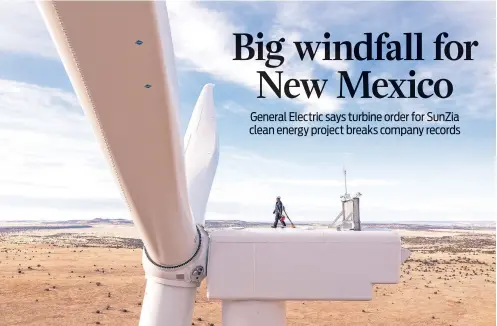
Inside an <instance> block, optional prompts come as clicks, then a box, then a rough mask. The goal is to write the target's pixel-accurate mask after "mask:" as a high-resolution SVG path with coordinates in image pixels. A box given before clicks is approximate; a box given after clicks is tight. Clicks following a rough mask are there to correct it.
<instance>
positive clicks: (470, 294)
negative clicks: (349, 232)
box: [0, 230, 496, 326]
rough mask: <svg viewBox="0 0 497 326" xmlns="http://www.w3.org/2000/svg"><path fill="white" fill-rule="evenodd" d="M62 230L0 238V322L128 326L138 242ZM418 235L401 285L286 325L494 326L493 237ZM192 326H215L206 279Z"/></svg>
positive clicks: (409, 237)
mask: <svg viewBox="0 0 497 326" xmlns="http://www.w3.org/2000/svg"><path fill="white" fill-rule="evenodd" d="M61 232H64V231H63V230H62V231H61V230H58V231H57V232H55V233H53V234H51V235H46V234H44V235H39V234H38V235H35V234H31V235H30V234H3V235H2V234H0V325H1V326H11V325H12V326H13V325H22V326H28V325H32V326H35V325H36V326H42V325H50V326H55V325H64V326H70V325H78V326H79V325H95V324H100V325H119V326H125V325H137V324H138V318H139V314H140V308H141V301H142V297H143V293H144V286H145V279H144V275H143V270H142V267H141V250H140V243H139V241H136V240H132V239H129V238H115V237H105V236H94V235H93V236H92V235H84V234H83V233H77V234H76V233H74V234H71V233H61ZM426 233H427V232H420V233H419V234H416V232H414V231H409V232H408V233H405V234H404V235H403V242H404V246H405V247H408V248H410V249H412V250H413V254H412V255H411V258H410V259H409V260H408V261H407V262H406V263H405V264H404V265H403V267H402V272H403V273H402V278H401V283H400V284H397V285H381V286H375V292H374V293H375V296H374V298H373V300H372V301H368V302H288V303H287V317H288V325H291V326H297V325H298V326H300V325H302V326H304V325H309V326H310V325H313V326H318V325H322V326H324V325H326V326H331V325H340V326H341V325H345V326H349V325H388V326H392V325H393V326H396V325H423V326H426V325H430V326H432V325H433V326H436V325H454V326H455V325H460V326H479V325H481V326H490V325H495V317H496V316H495V303H496V302H495V294H496V293H495V233H476V232H466V233H465V232H457V233H455V232H454V233H447V232H438V231H437V232H436V233H433V234H431V236H428V235H429V234H426ZM428 233H429V232H428ZM110 247H112V248H110ZM192 325H209V326H210V325H216V326H219V325H221V304H220V302H216V301H214V302H212V301H208V300H207V298H206V289H205V282H204V283H203V284H202V287H201V288H200V289H199V290H198V294H197V304H196V305H195V312H194V318H193V321H192ZM259 326H266V325H259ZM267 326H270V325H267Z"/></svg>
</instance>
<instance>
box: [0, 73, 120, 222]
mask: <svg viewBox="0 0 497 326" xmlns="http://www.w3.org/2000/svg"><path fill="white" fill-rule="evenodd" d="M0 157H1V158H2V162H1V163H0V166H1V169H0V218H1V219H15V218H20V217H23V218H30V217H37V218H39V217H42V218H56V217H62V216H66V217H67V216H71V217H73V214H76V215H78V216H81V215H83V216H86V217H87V218H89V217H94V216H95V214H100V213H103V211H106V212H107V213H111V212H113V213H114V214H113V215H115V214H118V215H122V214H123V213H125V210H124V204H123V201H122V199H121V197H120V194H119V192H118V188H117V186H116V185H115V183H114V182H113V180H112V178H111V175H110V171H109V169H108V168H107V166H106V165H105V163H104V160H103V155H102V154H101V153H100V148H99V147H98V145H97V143H96V141H95V139H94V137H93V134H92V132H91V128H90V124H89V123H88V121H87V119H86V117H85V116H84V115H83V114H82V111H81V109H80V107H79V105H78V102H77V99H76V97H75V96H74V95H73V94H71V93H67V92H64V91H61V90H58V89H51V88H44V87H40V86H36V85H30V84H26V83H19V82H14V81H8V80H0ZM14 207H15V208H16V209H17V211H16V210H14ZM28 207H29V209H28ZM81 211H83V212H81ZM16 212H17V213H16ZM44 212H45V213H44ZM30 214H32V216H29V215H30Z"/></svg>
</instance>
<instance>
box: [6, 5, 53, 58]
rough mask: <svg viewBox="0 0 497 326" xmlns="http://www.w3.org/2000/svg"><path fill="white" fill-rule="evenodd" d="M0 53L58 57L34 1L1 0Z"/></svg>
mask: <svg viewBox="0 0 497 326" xmlns="http://www.w3.org/2000/svg"><path fill="white" fill-rule="evenodd" d="M0 26H1V28H0V53H1V52H13V53H28V54H31V55H36V56H43V57H46V58H56V59H58V54H57V52H56V50H55V47H54V46H53V44H52V41H51V40H50V37H49V34H48V31H47V29H46V28H45V27H44V23H43V20H42V19H41V15H40V13H39V11H38V8H37V7H36V4H35V2H34V1H0Z"/></svg>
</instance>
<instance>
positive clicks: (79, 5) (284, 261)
mask: <svg viewBox="0 0 497 326" xmlns="http://www.w3.org/2000/svg"><path fill="white" fill-rule="evenodd" d="M38 7H39V9H40V11H41V14H42V16H43V19H44V21H45V23H46V25H47V27H48V30H49V32H50V34H51V37H52V39H53V41H54V43H55V45H56V48H57V51H58V53H59V55H60V57H61V59H62V63H63V65H64V67H65V70H66V72H67V74H68V76H69V78H70V81H71V83H72V85H73V88H74V90H75V92H76V95H77V96H78V99H79V101H80V103H81V105H82V107H83V109H84V111H85V113H86V115H87V116H88V118H89V120H90V122H91V124H92V126H93V130H94V133H95V135H96V138H97V141H98V142H99V144H100V145H101V147H102V150H103V152H104V154H105V157H106V159H107V160H108V163H109V165H110V166H111V168H112V171H113V172H114V174H115V179H116V181H117V182H118V183H119V185H120V186H121V189H122V193H123V195H124V197H125V200H126V202H127V204H128V206H129V209H130V211H131V213H132V218H133V221H134V223H135V225H136V227H137V228H138V231H139V232H140V235H141V238H142V240H143V243H144V249H143V255H142V261H143V267H144V270H145V276H146V279H147V285H146V290H145V297H144V301H143V305H142V312H141V316H140V325H142V326H159V325H168V326H186V325H190V324H191V318H192V315H193V308H194V304H195V295H196V288H197V287H198V286H199V285H200V283H201V282H202V280H203V279H204V278H205V277H206V276H207V275H208V279H207V287H208V297H209V298H210V299H220V300H222V301H223V324H224V325H225V326H245V325H247V326H248V325H273V326H282V325H285V324H286V316H285V301H287V300H370V299H371V298H372V285H373V284H378V283H397V282H398V281H399V277H400V276H399V274H400V264H401V263H402V262H403V261H405V260H406V259H407V255H406V252H405V251H403V250H401V243H400V237H399V236H398V235H397V234H395V233H393V232H333V231H329V230H299V229H282V230H279V229H278V230H273V229H262V230H257V229H242V230H233V229H231V230H220V231H215V232H211V234H208V233H207V232H206V231H205V230H204V215H205V208H206V204H207V201H208V197H209V193H210V189H211V185H212V182H213V179H214V176H215V173H216V169H217V162H218V157H219V147H218V146H219V145H218V140H217V126H216V120H215V109H214V103H213V86H212V85H206V86H205V87H204V88H203V90H202V92H201V94H200V97H199V100H198V102H197V104H196V106H195V109H194V112H193V116H192V119H191V120H190V123H189V126H188V129H187V135H186V136H185V140H184V143H185V144H184V145H185V146H184V147H183V146H182V145H183V142H182V140H181V137H180V135H179V124H178V117H177V110H178V107H179V101H178V85H177V80H176V72H175V63H174V51H173V46H172V40H171V34H170V27H169V20H168V14H167V8H166V3H165V2H148V1H147V2H145V1H143V2H142V1H134V2H126V1H122V2H115V1H109V2H97V1H39V2H38Z"/></svg>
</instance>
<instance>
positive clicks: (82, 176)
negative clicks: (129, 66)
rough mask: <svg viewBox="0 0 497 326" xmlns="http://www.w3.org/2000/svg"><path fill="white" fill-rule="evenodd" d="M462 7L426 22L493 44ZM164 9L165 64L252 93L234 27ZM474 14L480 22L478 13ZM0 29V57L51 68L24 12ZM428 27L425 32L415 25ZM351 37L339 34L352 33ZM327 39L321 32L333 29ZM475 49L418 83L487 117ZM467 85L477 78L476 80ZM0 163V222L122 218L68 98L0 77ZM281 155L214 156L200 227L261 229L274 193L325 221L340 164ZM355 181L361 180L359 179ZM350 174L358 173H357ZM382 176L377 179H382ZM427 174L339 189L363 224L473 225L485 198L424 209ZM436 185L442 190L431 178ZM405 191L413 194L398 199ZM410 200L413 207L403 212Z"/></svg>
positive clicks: (31, 9) (293, 69)
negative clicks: (230, 222)
mask: <svg viewBox="0 0 497 326" xmlns="http://www.w3.org/2000/svg"><path fill="white" fill-rule="evenodd" d="M450 4H451V5H452V4H453V3H450ZM396 5H397V4H396V3H392V4H386V3H381V6H380V5H379V3H368V4H364V3H361V6H360V7H359V6H357V7H356V6H350V4H345V3H333V5H330V6H329V8H331V9H332V10H331V9H328V10H329V11H328V12H326V11H323V12H321V13H320V15H319V16H318V15H316V11H315V8H316V7H315V6H312V5H307V4H306V5H303V4H302V3H291V4H290V3H285V5H284V6H282V7H281V6H280V5H278V8H279V9H282V10H283V11H280V14H279V15H278V16H277V17H276V19H275V21H274V24H273V27H272V29H271V31H269V33H267V35H273V36H281V35H283V34H284V36H285V37H287V38H288V39H290V40H304V37H305V38H306V39H305V40H307V39H309V40H311V39H310V38H308V36H309V35H310V34H309V33H311V32H314V31H316V30H318V31H319V33H318V34H317V35H316V34H313V35H314V37H317V38H319V37H321V36H322V35H321V32H324V30H323V31H321V30H320V29H321V28H323V26H326V25H325V23H326V22H327V20H328V18H329V17H334V18H333V20H331V22H329V23H331V24H332V25H333V26H335V28H336V29H338V28H339V27H340V28H343V27H344V26H349V24H350V21H358V22H359V23H361V24H363V25H367V24H369V23H368V20H367V19H365V18H364V17H366V16H365V15H368V16H372V17H373V16H375V15H376V16H378V17H380V16H382V15H381V11H382V10H383V11H385V10H386V9H385V7H384V6H387V7H388V8H387V9H388V10H391V9H392V8H394V7H395V6H396ZM265 6H266V5H265V4H264V5H263V6H262V8H263V9H264V8H265ZM320 6H321V8H322V4H320ZM468 6H469V7H464V6H463V5H461V7H457V8H456V7H454V6H452V7H450V6H448V5H447V7H446V10H448V11H450V12H451V14H452V15H448V16H445V15H443V16H437V17H438V18H437V17H435V18H437V19H435V18H433V17H432V16H430V17H432V20H433V22H439V19H444V20H447V19H452V20H453V21H455V22H457V23H458V24H462V25H461V26H465V27H464V28H463V29H466V30H465V33H466V34H467V35H468V37H471V36H472V35H480V37H481V40H486V41H487V42H490V43H492V42H494V41H493V40H494V37H495V35H494V29H495V28H494V27H495V26H494V25H495V22H493V23H488V22H489V21H491V19H489V15H490V16H491V14H489V13H488V12H487V11H486V9H485V8H483V7H479V6H473V5H472V4H470V5H468ZM465 8H466V9H467V10H466V9H465ZM482 8H483V9H482ZM169 10H170V16H171V24H172V30H173V39H174V46H175V51H176V56H177V57H178V58H179V62H180V63H181V64H183V65H186V66H187V67H188V68H189V69H192V70H195V71H200V72H204V73H208V74H210V75H211V76H213V77H214V78H217V79H220V80H223V81H226V82H231V83H234V84H237V85H239V86H241V87H244V88H247V89H250V90H252V91H255V92H257V90H258V86H259V83H258V82H259V81H258V78H257V75H256V73H255V72H256V71H257V70H259V69H265V68H264V67H263V64H262V63H261V62H256V61H250V62H248V61H245V62H234V61H233V60H232V56H233V44H232V42H233V38H232V35H231V33H232V32H234V31H240V32H243V31H244V30H245V29H244V26H241V24H240V23H239V22H237V21H236V20H235V19H231V17H229V16H228V15H227V14H225V13H222V12H219V11H215V10H213V9H206V8H205V7H203V4H202V3H191V2H170V4H169ZM494 11H495V10H493V11H492V12H494ZM276 12H278V11H276ZM480 14H483V15H484V16H478V15H480ZM383 15H386V14H384V13H383ZM465 15H466V16H469V17H466V16H465ZM427 16H428V15H427ZM435 16H436V15H435ZM320 17H321V18H320ZM447 17H448V18H447ZM427 18H428V17H427ZM490 18H492V17H490ZM412 19H414V18H412ZM492 19H494V18H492ZM480 20H485V23H484V24H480ZM0 22H1V25H0V26H1V28H0V53H1V52H14V53H28V54H31V55H37V56H40V55H41V56H43V57H45V58H53V59H57V60H58V57H57V54H56V52H55V49H54V47H53V45H52V43H51V41H50V39H49V37H48V33H47V32H46V29H45V28H44V27H43V23H42V21H41V19H40V16H39V13H38V12H37V9H36V6H35V5H34V3H32V2H0ZM381 22H382V23H384V24H386V23H387V22H388V20H386V19H383V20H381ZM492 24H493V25H492ZM363 25H361V27H360V28H362V26H363ZM428 25H429V23H426V24H425V25H423V26H428ZM490 25H492V26H493V30H491V29H489V28H488V27H492V26H490ZM406 26H409V28H412V26H413V25H412V22H411V23H409V22H406ZM414 26H417V25H414ZM381 27H382V28H383V27H388V26H386V25H381ZM358 28H359V27H357V28H355V29H351V30H350V31H351V32H354V33H355V34H357V31H358ZM372 28H373V27H372ZM375 28H376V29H378V28H379V27H378V26H376V27H375ZM475 30H476V32H475ZM199 31H201V34H199ZM330 32H331V33H332V35H333V32H334V30H331V31H330ZM361 32H362V30H361ZM475 33H476V34H475ZM492 35H493V38H492V39H491V38H490V36H492ZM356 36H357V35H356ZM494 44H495V43H492V44H491V45H492V46H493V45H494ZM482 49H484V51H481V53H482V55H484V57H483V59H484V60H482V61H480V62H475V63H473V64H470V65H466V66H464V68H461V67H459V66H458V65H457V64H447V65H444V66H440V67H439V68H437V67H438V66H433V67H430V66H426V65H424V66H421V67H420V69H419V72H418V75H420V74H426V75H430V74H431V75H433V76H443V75H444V74H446V73H450V74H451V75H450V76H452V77H451V78H452V80H453V81H454V82H455V83H458V85H465V86H467V87H468V89H467V91H465V92H464V93H462V94H461V95H460V97H459V98H458V100H459V101H460V103H457V104H458V105H460V106H465V108H466V109H467V110H470V111H471V112H474V113H475V114H476V115H480V114H483V113H482V112H484V110H487V111H485V112H487V113H488V111H489V110H490V111H492V110H494V109H495V104H493V105H491V104H492V102H491V101H490V99H492V98H493V96H494V94H495V93H494V92H495V90H494V89H491V87H494V83H495V78H494V76H493V71H494V66H493V65H494V63H493V62H491V61H489V60H487V59H489V58H490V56H492V55H494V52H493V51H494V50H490V49H489V48H488V44H486V45H485V47H482ZM285 51H287V52H285V55H286V59H287V61H291V62H290V63H288V62H287V63H286V64H285V66H284V70H285V72H286V74H287V76H292V77H293V76H296V77H305V78H308V77H310V76H311V75H313V74H314V73H315V72H316V66H317V65H312V64H311V63H309V62H299V61H300V60H296V58H295V57H294V56H295V53H294V51H288V48H286V49H285ZM292 55H293V57H292ZM493 59H494V58H493ZM318 64H319V63H318ZM320 64H321V65H324V66H326V68H328V69H331V70H336V69H343V68H344V67H347V68H348V69H352V68H353V67H352V66H351V65H349V64H348V63H345V62H343V61H342V62H328V63H326V62H321V63H320ZM340 65H342V66H340ZM437 69H440V70H437ZM478 76H484V77H485V78H483V79H478V78H477V77H478ZM465 83H466V84H465ZM254 97H255V96H254ZM489 101H490V102H489ZM299 103H300V105H302V106H304V107H306V109H307V110H312V111H315V110H322V111H334V110H336V109H338V108H339V106H340V104H341V103H340V102H337V101H336V99H333V98H332V97H330V96H325V97H322V98H321V99H319V100H318V99H316V98H313V99H311V100H309V101H305V100H301V101H300V102H299ZM225 104H226V105H225V107H224V109H225V110H226V111H230V112H232V113H237V114H244V113H245V112H246V110H247V108H246V107H245V106H243V107H242V106H240V105H238V104H236V105H235V104H234V102H233V103H230V102H227V103H225ZM0 157H2V162H0V167H1V169H0V219H15V218H64V219H65V218H93V217H97V216H109V217H123V216H124V217H125V216H127V211H126V209H125V205H124V203H123V200H122V199H121V196H120V194H119V191H118V187H117V185H116V184H115V182H114V180H113V178H112V176H111V173H110V171H109V169H108V167H107V165H106V164H105V162H104V160H103V158H102V154H101V153H100V149H99V147H98V145H97V144H96V142H95V140H94V138H93V135H92V132H91V128H90V124H89V123H88V121H87V119H86V118H85V117H84V115H83V114H82V112H81V110H80V108H79V105H78V103H77V100H76V98H75V97H74V95H73V94H71V93H67V92H63V91H61V90H58V89H49V88H44V87H40V86H36V85H30V84H25V83H18V82H14V81H9V80H0ZM292 157H293V158H294V159H295V160H292V159H288V158H287V157H286V158H281V157H274V156H270V157H269V156H268V157H265V156H263V155H261V154H257V153H253V152H250V151H244V150H242V149H240V148H232V147H231V148H230V147H224V148H223V149H222V151H221V158H220V167H219V170H218V174H217V176H216V180H215V184H214V187H213V190H212V195H211V201H210V203H209V210H208V218H220V217H222V218H227V219H235V218H238V219H247V220H264V219H265V220H270V219H271V213H270V212H271V211H272V204H273V198H274V197H275V196H276V195H281V196H283V198H284V200H285V202H286V205H287V207H288V208H289V209H290V211H289V212H290V213H291V214H295V216H296V217H297V220H323V219H328V218H330V219H331V218H332V217H334V215H335V214H336V213H337V212H338V209H339V206H340V202H339V200H338V198H339V195H341V194H342V192H343V189H342V187H343V185H342V183H341V180H340V178H341V175H340V173H341V169H340V167H337V166H333V167H330V166H328V167H326V165H329V163H327V162H317V161H313V162H311V163H308V164H306V165H303V164H302V163H301V162H298V161H297V160H298V159H300V157H299V155H294V156H292ZM361 172H364V173H363V174H362V175H365V174H366V173H367V172H368V171H367V170H364V171H361ZM384 172H385V171H384ZM355 173H357V175H359V171H355ZM413 173H414V172H413ZM385 175H388V171H387V172H385ZM432 177H433V178H434V179H435V177H436V173H435V174H433V175H424V176H419V179H422V180H425V181H426V183H421V184H417V185H416V184H415V185H413V182H412V180H411V181H409V182H407V181H405V180H389V179H382V178H381V177H378V176H377V177H376V178H374V179H364V178H356V179H354V178H351V179H350V180H349V186H350V187H351V188H353V189H351V190H352V191H354V190H356V189H357V188H359V187H360V189H357V190H360V191H361V192H368V190H369V192H368V193H367V194H366V196H365V197H364V199H363V203H364V206H363V207H364V210H365V214H364V216H368V212H371V213H373V212H375V214H376V215H375V216H382V211H381V210H383V212H384V211H385V210H391V211H395V212H396V214H397V216H398V218H399V219H402V216H404V215H403V214H405V213H406V212H407V211H418V212H420V214H426V213H429V212H432V213H433V212H434V213H437V214H438V213H441V212H445V213H447V212H448V213H447V214H451V215H450V216H453V217H454V218H456V217H466V218H467V219H468V218H471V217H472V216H468V215H467V212H469V211H471V210H474V211H475V212H477V213H478V212H479V213H478V214H480V215H478V214H476V213H475V214H476V215H478V216H481V215H485V214H487V215H488V212H489V211H490V210H489V209H487V208H488V205H487V204H486V202H485V200H487V199H478V198H476V199H474V198H475V197H471V198H469V199H468V198H465V197H464V196H463V195H462V192H461V193H459V194H457V195H454V196H453V193H449V194H447V195H444V196H445V197H442V199H438V200H435V199H434V198H436V196H434V194H435V193H436V191H437V189H442V191H444V190H443V189H445V188H443V186H439V188H436V187H435V185H436V183H435V181H433V180H430V178H432ZM423 178H424V179H423ZM430 182H431V183H430ZM461 183H463V181H461ZM427 184H433V185H434V186H433V187H432V188H433V189H431V190H432V191H431V192H429V193H428V194H426V193H425V192H424V190H425V188H426V185H427ZM440 184H443V182H442V181H440V180H439V185H440ZM459 186H460V185H459ZM435 188H436V189H435ZM446 188H448V187H446ZM379 189H381V190H379ZM428 190H430V189H428ZM449 190H450V189H449ZM406 193H409V194H414V195H417V197H416V199H413V197H410V198H409V197H408V195H405V194H406ZM437 198H438V197H437ZM444 198H449V199H450V200H453V199H454V198H457V199H458V200H457V202H456V204H451V201H450V200H448V199H447V200H446V199H444ZM416 201H417V202H418V203H415V204H413V202H416ZM23 203H25V204H23ZM375 210H376V211H375ZM378 210H379V213H378ZM476 215H475V216H476ZM292 216H293V215H292ZM423 216H425V215H423ZM485 217H486V216H485ZM449 218H450V217H449ZM366 219H367V217H366Z"/></svg>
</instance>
